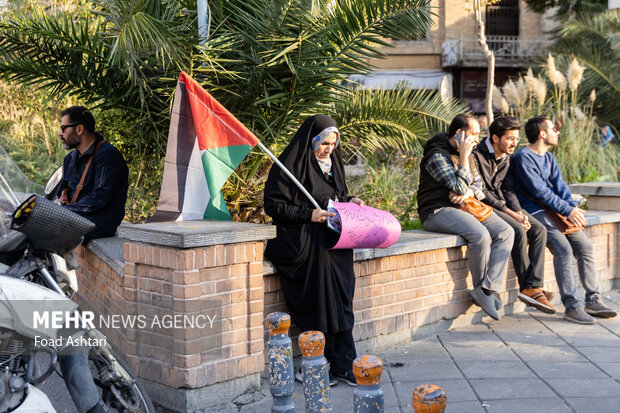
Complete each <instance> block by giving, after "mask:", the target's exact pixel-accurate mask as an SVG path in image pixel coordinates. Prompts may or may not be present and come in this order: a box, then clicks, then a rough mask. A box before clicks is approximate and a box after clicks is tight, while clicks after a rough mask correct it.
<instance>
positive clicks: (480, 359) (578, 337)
mask: <svg viewBox="0 0 620 413" xmlns="http://www.w3.org/2000/svg"><path fill="white" fill-rule="evenodd" d="M603 295H604V297H605V298H606V300H607V301H608V302H609V303H610V304H611V305H612V306H613V307H615V308H618V309H620V290H615V291H612V292H606V293H604V294H603ZM559 307H560V308H558V313H556V314H554V315H547V314H543V313H541V312H538V311H535V310H530V309H528V310H527V311H526V312H524V313H520V314H517V315H512V316H505V317H503V318H502V319H501V320H499V321H494V320H492V319H491V318H490V317H486V318H485V319H484V320H485V323H483V324H475V325H472V326H469V327H466V328H460V329H457V330H450V331H446V332H442V333H440V334H436V335H433V336H430V337H426V338H423V339H420V340H416V341H412V342H411V343H407V344H402V345H399V346H397V347H391V348H386V349H384V350H383V351H379V352H378V355H380V356H381V358H382V359H383V362H384V365H385V366H386V367H385V368H384V370H383V376H382V380H381V384H382V389H383V392H384V394H385V410H386V412H403V413H404V412H413V408H412V407H411V393H412V391H413V389H414V388H415V387H416V386H417V385H419V384H437V385H439V386H441V387H443V388H444V390H445V391H446V393H447V395H448V408H447V409H446V412H447V413H485V412H486V413H513V412H515V413H517V412H519V413H521V412H528V413H576V412H579V413H619V412H620V317H616V318H613V319H607V320H606V319H599V322H598V323H597V324H594V325H591V326H587V325H585V326H584V325H578V324H574V323H570V322H567V321H564V320H563V319H562V315H563V308H562V307H561V306H559ZM487 320H488V321H487ZM353 390H354V388H353V387H350V386H348V385H346V384H345V383H339V384H338V385H337V386H336V387H334V388H333V389H331V396H332V403H333V411H334V412H339V413H345V412H351V411H353ZM262 392H266V393H267V394H268V389H267V388H263V389H262ZM248 396H249V395H248ZM254 397H256V396H254ZM293 397H294V400H295V406H296V409H297V411H298V412H303V411H304V401H303V389H302V386H301V384H299V383H296V386H295V393H294V396H293ZM242 401H243V399H241V400H237V402H242ZM248 401H249V400H248ZM215 411H218V412H219V411H236V409H235V410H227V409H226V410H224V409H222V410H219V409H217V410H215ZM239 411H241V412H270V411H271V397H270V396H268V397H266V398H265V399H263V400H260V401H257V402H254V403H250V404H246V405H245V406H243V407H241V408H240V410H239Z"/></svg>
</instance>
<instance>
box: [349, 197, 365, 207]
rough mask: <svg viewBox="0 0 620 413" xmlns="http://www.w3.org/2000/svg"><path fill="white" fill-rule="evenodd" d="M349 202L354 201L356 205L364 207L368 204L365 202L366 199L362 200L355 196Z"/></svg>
mask: <svg viewBox="0 0 620 413" xmlns="http://www.w3.org/2000/svg"><path fill="white" fill-rule="evenodd" d="M349 202H353V203H354V204H355V205H359V206H361V207H363V206H364V205H366V204H365V203H364V201H362V200H361V199H359V198H355V197H353V198H351V200H350V201H349Z"/></svg>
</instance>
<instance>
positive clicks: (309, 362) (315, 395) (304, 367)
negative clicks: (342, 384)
mask: <svg viewBox="0 0 620 413" xmlns="http://www.w3.org/2000/svg"><path fill="white" fill-rule="evenodd" d="M324 348H325V336H324V335H323V333H321V332H320V331H306V332H304V333H301V334H300V335H299V349H300V350H301V354H302V356H303V359H302V361H301V372H302V374H303V376H304V399H305V400H306V412H307V413H329V412H331V411H332V401H331V393H330V390H329V371H328V368H327V360H325V357H323V350H324Z"/></svg>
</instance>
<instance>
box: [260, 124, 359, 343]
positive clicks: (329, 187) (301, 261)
mask: <svg viewBox="0 0 620 413" xmlns="http://www.w3.org/2000/svg"><path fill="white" fill-rule="evenodd" d="M330 126H336V122H335V121H334V120H333V119H332V118H331V117H330V116H327V115H315V116H312V117H311V118H309V119H307V120H306V121H305V122H304V123H303V124H302V125H301V126H300V127H299V130H298V131H297V133H296V134H295V136H294V137H293V139H292V140H291V143H290V144H289V145H288V146H287V147H286V149H285V150H284V152H282V154H281V155H280V157H279V159H280V161H281V162H282V163H283V164H284V165H285V166H286V167H287V168H288V169H289V171H291V172H292V173H293V175H294V176H295V177H296V178H297V179H298V180H299V181H300V182H301V184H302V185H303V186H304V188H306V190H307V191H308V192H310V194H311V195H312V196H313V197H314V199H315V200H316V201H317V202H318V203H319V205H320V206H321V208H326V206H327V202H328V200H329V199H332V200H334V199H335V198H338V200H339V201H348V200H349V196H348V192H347V186H346V184H345V176H344V163H343V162H342V152H341V150H340V146H337V147H335V148H334V150H333V152H332V153H331V160H332V170H331V171H332V176H329V175H326V174H324V173H323V172H322V171H321V169H320V167H319V164H318V162H317V160H316V157H315V154H314V150H313V149H312V139H313V138H314V137H316V136H317V135H318V134H319V133H321V131H323V130H324V129H326V128H328V127H330ZM313 210H314V206H313V205H312V203H311V202H310V201H309V200H308V199H307V198H306V196H305V195H304V194H303V193H302V192H301V191H300V190H299V188H297V186H296V185H295V184H294V183H293V182H292V181H291V179H290V178H289V177H288V176H286V174H285V173H284V172H282V170H281V169H280V167H279V166H277V165H273V166H272V168H271V171H270V172H269V177H268V179H267V182H266V184H265V212H266V213H267V214H268V215H269V216H271V217H272V218H273V222H274V224H275V225H277V227H278V232H277V234H278V235H277V237H276V238H275V239H272V240H269V241H268V243H267V248H266V250H265V256H266V257H267V259H268V260H270V261H271V262H272V263H273V264H274V265H275V267H276V268H277V269H278V274H279V276H280V280H281V281H282V287H283V290H284V296H285V298H286V302H287V305H288V307H289V310H290V312H291V316H292V318H293V321H294V322H295V324H297V326H298V327H299V328H300V329H301V330H302V331H305V330H320V331H323V332H338V331H344V330H349V329H351V328H352V327H353V307H352V302H353V291H354V289H355V274H354V272H353V251H352V250H329V248H330V246H332V245H334V244H335V242H337V239H338V236H337V235H336V234H335V233H334V232H333V231H331V230H329V229H328V228H327V226H326V225H325V223H313V222H311V217H312V211H313Z"/></svg>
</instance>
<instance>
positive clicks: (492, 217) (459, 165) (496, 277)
mask: <svg viewBox="0 0 620 413" xmlns="http://www.w3.org/2000/svg"><path fill="white" fill-rule="evenodd" d="M479 133H480V125H479V124H478V121H477V120H476V119H475V118H474V117H472V116H469V115H458V116H456V117H455V118H454V119H453V120H452V123H451V124H450V128H449V130H448V133H445V132H442V133H439V134H437V135H435V136H434V137H433V138H431V139H430V140H428V141H427V142H426V144H425V145H424V156H423V158H422V161H421V162H420V186H419V188H418V213H419V214H420V220H421V221H422V226H423V227H424V229H425V230H427V231H434V232H444V233H449V234H456V235H460V236H461V237H463V238H465V240H466V241H467V248H468V251H469V257H468V258H469V268H470V272H471V274H472V281H473V286H474V289H473V290H472V291H470V294H471V296H472V298H473V300H474V302H475V303H476V304H478V305H479V306H480V307H482V309H483V310H484V311H485V312H486V313H487V314H488V315H490V316H491V317H493V318H494V319H496V320H499V317H500V316H499V313H498V311H497V310H498V309H500V308H501V307H502V302H501V300H500V298H499V297H498V296H497V294H495V293H497V292H499V291H500V289H501V288H502V284H503V279H504V274H505V271H506V265H507V263H508V258H509V257H510V251H511V249H512V244H513V240H514V230H513V229H512V228H511V227H510V226H509V225H508V224H507V223H506V222H504V221H503V220H502V219H501V218H500V217H499V216H497V215H496V214H495V213H494V212H490V214H484V215H485V216H484V217H480V216H478V217H477V216H475V215H473V214H472V213H471V212H466V211H465V210H463V209H461V207H462V206H463V204H464V202H465V200H466V199H468V201H471V202H472V203H474V204H475V203H477V201H479V200H482V199H484V193H483V192H482V180H481V177H480V174H479V173H478V170H477V168H476V162H475V160H474V157H473V155H472V150H473V149H474V148H475V147H476V145H477V144H478V135H479Z"/></svg>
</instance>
